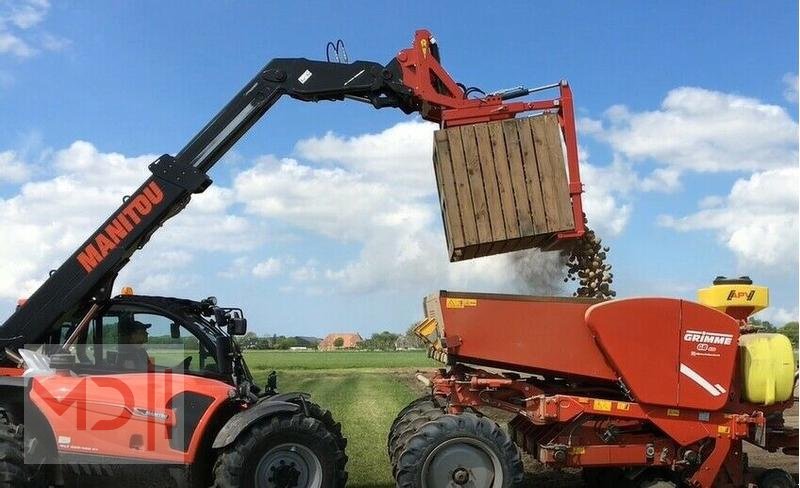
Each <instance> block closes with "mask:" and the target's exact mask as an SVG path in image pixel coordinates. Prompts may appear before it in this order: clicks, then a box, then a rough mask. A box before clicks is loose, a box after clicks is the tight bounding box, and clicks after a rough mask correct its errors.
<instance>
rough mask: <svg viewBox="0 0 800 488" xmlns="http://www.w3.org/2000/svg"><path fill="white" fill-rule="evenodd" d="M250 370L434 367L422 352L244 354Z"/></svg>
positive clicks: (272, 352) (281, 352) (249, 352)
mask: <svg viewBox="0 0 800 488" xmlns="http://www.w3.org/2000/svg"><path fill="white" fill-rule="evenodd" d="M245 357H246V358H247V364H248V365H249V366H250V369H251V370H254V371H255V370H262V369H263V370H273V369H274V370H277V371H286V370H295V369H353V368H361V369H363V368H372V369H375V368H379V369H383V368H434V367H436V365H437V364H439V363H437V362H435V361H433V360H431V359H428V358H427V356H426V353H425V352H424V351H407V352H405V351H404V352H374V351H363V352H362V351H336V352H319V351H247V352H246V353H245Z"/></svg>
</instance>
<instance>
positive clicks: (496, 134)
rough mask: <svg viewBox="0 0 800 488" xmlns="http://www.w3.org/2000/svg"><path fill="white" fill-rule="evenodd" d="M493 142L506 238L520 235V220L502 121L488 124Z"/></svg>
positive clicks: (495, 169)
mask: <svg viewBox="0 0 800 488" xmlns="http://www.w3.org/2000/svg"><path fill="white" fill-rule="evenodd" d="M486 126H487V129H488V130H489V138H490V139H491V144H492V155H493V160H494V171H495V174H496V175H497V189H498V191H499V192H500V204H501V208H502V209H503V222H504V224H505V231H506V238H508V239H513V238H515V237H519V220H518V219H517V209H516V206H515V205H516V203H515V202H514V189H513V186H512V184H511V173H510V171H511V170H510V168H509V166H508V153H507V151H506V139H505V136H504V135H503V126H502V124H501V123H500V122H490V123H489V124H486Z"/></svg>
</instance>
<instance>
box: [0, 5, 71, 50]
mask: <svg viewBox="0 0 800 488" xmlns="http://www.w3.org/2000/svg"><path fill="white" fill-rule="evenodd" d="M49 10H50V2H49V1H47V0H4V1H3V2H0V54H8V55H11V56H14V57H17V58H20V59H24V58H30V57H33V56H35V55H37V54H39V53H40V52H41V51H42V50H46V51H62V50H64V49H66V48H67V47H69V45H70V44H71V41H70V40H69V39H65V38H63V37H59V36H56V35H53V34H51V33H49V32H46V31H42V30H41V28H40V27H39V26H40V24H42V23H43V22H44V20H45V17H47V14H48V12H49Z"/></svg>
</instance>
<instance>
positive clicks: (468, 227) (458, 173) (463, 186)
mask: <svg viewBox="0 0 800 488" xmlns="http://www.w3.org/2000/svg"><path fill="white" fill-rule="evenodd" d="M446 132H447V141H448V142H449V143H450V161H451V162H452V164H453V176H454V179H455V188H456V193H457V197H456V198H457V200H458V208H459V210H460V213H461V228H462V229H463V230H464V245H465V246H471V245H474V244H477V243H478V227H477V224H476V222H475V209H474V208H473V206H472V195H471V194H470V189H469V175H468V174H467V165H466V161H464V145H463V143H462V142H461V132H460V131H459V130H453V129H449V130H447V131H446ZM474 251H475V249H470V254H469V255H468V254H467V253H466V250H465V252H464V254H463V256H462V258H463V259H469V258H471V257H473V256H474Z"/></svg>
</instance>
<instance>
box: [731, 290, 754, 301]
mask: <svg viewBox="0 0 800 488" xmlns="http://www.w3.org/2000/svg"><path fill="white" fill-rule="evenodd" d="M755 295H756V291H755V290H750V291H736V290H731V292H730V293H728V301H731V300H741V299H743V298H744V299H746V300H747V301H748V302H749V301H750V300H752V299H753V297H754V296H755Z"/></svg>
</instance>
